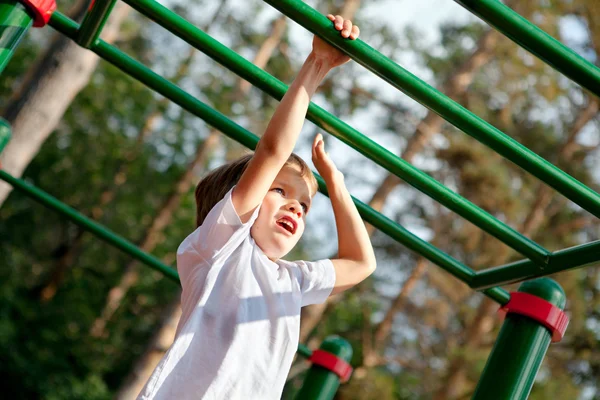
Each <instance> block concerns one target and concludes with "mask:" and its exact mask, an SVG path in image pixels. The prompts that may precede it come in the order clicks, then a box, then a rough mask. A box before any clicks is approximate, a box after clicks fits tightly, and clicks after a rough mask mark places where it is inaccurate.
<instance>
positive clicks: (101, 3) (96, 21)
mask: <svg viewBox="0 0 600 400" xmlns="http://www.w3.org/2000/svg"><path fill="white" fill-rule="evenodd" d="M116 2H117V0H96V1H95V2H94V3H93V5H92V7H91V9H90V10H88V12H87V14H86V15H85V18H84V19H83V22H82V23H81V26H80V27H79V32H78V33H77V37H76V39H75V41H76V42H77V44H79V45H80V46H82V47H85V48H89V47H90V46H91V45H92V43H95V42H96V40H98V37H100V33H101V32H102V28H104V24H105V23H106V20H107V19H108V17H109V16H110V12H111V11H112V9H113V7H114V6H115V3H116Z"/></svg>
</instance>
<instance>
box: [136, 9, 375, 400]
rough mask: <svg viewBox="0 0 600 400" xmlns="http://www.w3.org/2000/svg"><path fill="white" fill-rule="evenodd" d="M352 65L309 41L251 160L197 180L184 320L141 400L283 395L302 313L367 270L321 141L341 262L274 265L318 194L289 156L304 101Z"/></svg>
mask: <svg viewBox="0 0 600 400" xmlns="http://www.w3.org/2000/svg"><path fill="white" fill-rule="evenodd" d="M327 17H328V18H329V20H331V21H332V22H333V24H334V26H335V29H337V30H338V31H341V35H342V37H344V38H347V39H352V40H353V39H356V38H357V37H358V34H359V30H358V27H356V26H353V25H352V23H351V22H350V21H348V20H344V19H343V18H342V17H340V16H333V15H328V16H327ZM348 60H349V58H348V57H347V56H346V55H344V54H343V53H342V52H340V51H338V50H337V49H335V48H333V47H331V46H329V45H328V44H326V43H325V42H323V41H322V40H321V39H319V38H318V37H315V38H314V40H313V50H312V52H311V53H310V55H309V56H308V58H307V59H306V61H305V63H304V65H303V66H302V68H301V70H300V72H299V74H298V77H297V78H296V79H295V80H294V82H293V83H292V85H291V86H290V88H289V90H288V91H287V93H286V94H285V96H284V97H283V99H282V101H281V103H280V104H279V106H278V108H277V110H276V111H275V113H274V115H273V118H272V119H271V121H270V122H269V125H268V127H267V129H266V131H265V133H264V135H263V136H262V138H261V139H260V141H259V143H258V146H257V148H256V151H255V152H254V154H253V155H252V156H246V157H242V158H241V159H239V160H237V161H234V162H232V163H230V164H227V165H224V166H222V167H220V168H218V169H216V170H215V171H212V172H211V173H210V174H209V175H208V176H207V177H205V178H204V179H203V180H202V181H201V182H200V183H199V184H198V187H197V189H196V202H197V214H198V215H197V225H198V228H197V229H196V230H195V231H194V232H193V233H192V234H191V235H190V236H188V237H187V238H186V239H185V240H184V241H183V243H182V244H181V245H180V246H179V249H178V251H177V268H178V270H179V274H180V279H181V283H182V287H183V292H182V295H181V302H182V310H183V313H182V317H181V320H180V321H179V325H178V327H177V334H176V338H175V342H174V343H173V346H172V347H171V348H170V349H169V351H168V352H167V354H166V355H165V357H164V358H163V359H162V360H161V362H160V363H159V365H158V367H157V368H156V370H155V371H154V373H153V374H152V377H151V378H150V380H149V381H148V383H147V384H146V387H145V388H144V390H143V391H142V393H141V394H140V399H178V400H182V399H216V400H222V399H260V400H268V399H279V398H280V396H281V393H282V391H283V386H284V384H285V380H286V376H287V374H288V371H289V369H290V366H291V363H292V359H293V357H294V353H295V351H296V349H297V346H298V335H299V324H300V308H301V307H302V306H305V305H309V304H315V303H321V302H323V301H325V300H326V298H327V297H328V296H329V295H330V294H334V293H339V292H341V291H343V290H345V289H347V288H349V287H352V286H354V285H356V284H357V283H359V282H361V281H362V280H363V279H365V278H366V277H367V276H369V275H370V274H371V273H372V272H373V271H374V269H375V256H374V254H373V248H372V246H371V243H370V240H369V237H368V234H367V232H366V229H365V226H364V224H363V222H362V220H361V219H360V216H359V214H358V211H357V210H356V207H355V206H354V204H353V202H352V199H351V197H350V194H349V193H348V191H347V189H346V187H345V185H344V181H343V176H342V174H341V173H340V172H339V171H338V170H337V168H336V167H335V165H334V164H333V162H332V161H331V160H330V158H329V156H328V155H327V153H325V148H324V142H323V138H322V136H321V135H320V134H319V135H317V136H316V137H315V139H314V142H313V148H312V158H313V162H314V164H315V167H316V168H317V171H318V172H319V174H320V175H321V176H322V177H323V179H324V180H325V182H326V184H327V188H328V190H329V194H330V198H331V203H332V207H333V211H334V214H335V219H336V227H337V232H338V246H339V254H338V258H336V259H333V260H320V261H316V262H305V261H295V262H288V261H283V260H281V257H283V256H285V255H286V254H287V253H288V252H289V251H290V250H291V249H292V248H293V247H294V246H295V245H296V243H297V242H298V240H299V239H300V237H301V236H302V233H303V232H304V223H305V216H306V213H307V212H308V211H309V210H310V205H311V200H312V198H313V196H314V195H315V193H316V191H317V184H316V180H315V179H314V177H313V175H312V174H311V172H310V169H309V167H308V166H307V165H306V164H305V163H304V161H302V159H300V158H299V157H297V156H296V155H294V154H292V151H293V148H294V145H295V143H296V140H297V138H298V135H299V133H300V130H301V128H302V124H303V123H304V118H305V115H306V111H307V109H308V105H309V102H310V97H311V96H312V95H313V94H314V92H315V90H316V89H317V87H318V85H319V83H320V82H321V80H322V79H323V78H324V77H325V75H326V74H327V73H328V72H329V70H331V69H332V68H334V67H336V66H338V65H341V64H344V63H345V62H347V61H348Z"/></svg>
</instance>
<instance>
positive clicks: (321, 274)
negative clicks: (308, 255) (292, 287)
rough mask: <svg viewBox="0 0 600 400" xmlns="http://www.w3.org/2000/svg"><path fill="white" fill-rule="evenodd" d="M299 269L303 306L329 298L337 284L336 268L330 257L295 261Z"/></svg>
mask: <svg viewBox="0 0 600 400" xmlns="http://www.w3.org/2000/svg"><path fill="white" fill-rule="evenodd" d="M293 264H295V265H296V267H297V268H298V270H299V275H300V290H301V291H302V307H304V306H308V305H311V304H320V303H323V302H324V301H325V300H327V297H329V295H330V294H331V291H332V290H333V287H334V286H335V269H334V268H333V263H332V262H331V260H329V259H324V260H319V261H294V262H293Z"/></svg>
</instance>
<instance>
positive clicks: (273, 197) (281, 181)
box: [250, 165, 313, 260]
mask: <svg viewBox="0 0 600 400" xmlns="http://www.w3.org/2000/svg"><path fill="white" fill-rule="evenodd" d="M312 195H313V193H311V190H310V186H309V183H308V180H307V179H305V178H303V177H302V175H300V167H298V166H296V165H286V166H284V167H283V168H282V169H281V171H280V172H279V174H278V175H277V177H276V178H275V181H274V182H273V184H272V185H271V188H270V189H269V192H268V193H267V195H266V196H265V198H264V200H263V202H262V206H261V208H260V212H259V213H258V218H257V219H256V221H254V224H253V225H252V228H251V229H250V234H251V235H252V238H254V240H255V241H256V244H257V245H258V247H260V248H261V250H262V251H263V252H264V253H265V254H266V255H267V257H269V258H270V259H271V260H278V259H280V258H281V257H283V256H285V255H286V254H287V253H289V252H290V250H292V249H293V248H294V246H295V245H296V243H298V240H300V238H301V237H302V234H303V233H304V223H305V218H306V213H307V211H308V210H309V209H310V205H311V201H312Z"/></svg>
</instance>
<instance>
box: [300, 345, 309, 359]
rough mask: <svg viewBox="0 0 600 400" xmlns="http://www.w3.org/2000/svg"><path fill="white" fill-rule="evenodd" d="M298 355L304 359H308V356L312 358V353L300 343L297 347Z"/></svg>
mask: <svg viewBox="0 0 600 400" xmlns="http://www.w3.org/2000/svg"><path fill="white" fill-rule="evenodd" d="M298 355H299V356H302V357H304V358H310V356H312V351H311V350H310V349H309V348H308V346H305V345H303V344H302V343H300V344H299V345H298Z"/></svg>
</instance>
